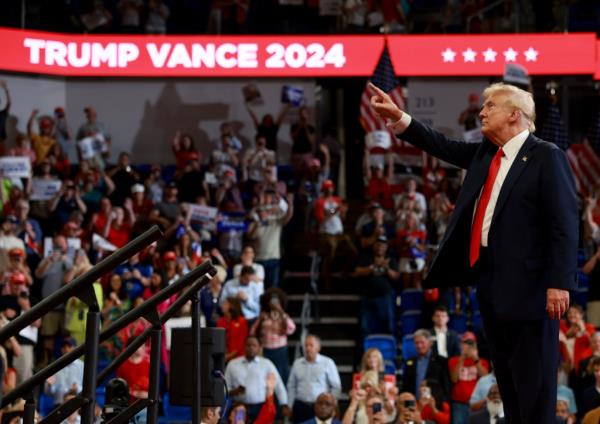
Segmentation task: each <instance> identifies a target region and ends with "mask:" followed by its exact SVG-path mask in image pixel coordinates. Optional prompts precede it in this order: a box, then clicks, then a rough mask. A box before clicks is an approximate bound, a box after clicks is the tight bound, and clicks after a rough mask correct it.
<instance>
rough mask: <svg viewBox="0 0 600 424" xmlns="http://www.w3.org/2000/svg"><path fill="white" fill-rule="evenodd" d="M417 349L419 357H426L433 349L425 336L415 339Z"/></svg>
mask: <svg viewBox="0 0 600 424" xmlns="http://www.w3.org/2000/svg"><path fill="white" fill-rule="evenodd" d="M413 342H414V344H415V349H416V351H417V354H418V355H419V356H423V355H426V354H427V352H429V349H430V348H431V342H430V341H429V340H428V339H427V338H426V337H424V336H417V337H415V338H414V339H413Z"/></svg>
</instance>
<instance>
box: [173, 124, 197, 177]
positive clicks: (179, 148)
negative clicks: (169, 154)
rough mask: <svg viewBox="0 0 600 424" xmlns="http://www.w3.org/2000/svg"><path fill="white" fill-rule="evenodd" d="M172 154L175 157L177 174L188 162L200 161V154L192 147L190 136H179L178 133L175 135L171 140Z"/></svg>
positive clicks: (179, 133)
mask: <svg viewBox="0 0 600 424" xmlns="http://www.w3.org/2000/svg"><path fill="white" fill-rule="evenodd" d="M173 154H174V155H175V162H176V165H177V171H178V172H181V171H182V170H183V168H185V165H186V164H187V163H188V162H189V161H190V160H198V161H200V160H201V155H200V153H199V152H198V150H196V148H195V147H194V139H193V138H192V136H191V135H189V134H181V132H179V131H177V132H176V133H175V137H174V138H173Z"/></svg>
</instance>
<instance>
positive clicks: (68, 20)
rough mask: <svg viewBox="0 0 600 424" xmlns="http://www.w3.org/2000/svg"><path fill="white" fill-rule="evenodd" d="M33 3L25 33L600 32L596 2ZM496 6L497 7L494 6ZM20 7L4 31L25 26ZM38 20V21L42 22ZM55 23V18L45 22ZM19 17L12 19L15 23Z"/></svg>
mask: <svg viewBox="0 0 600 424" xmlns="http://www.w3.org/2000/svg"><path fill="white" fill-rule="evenodd" d="M39 3H40V4H39V5H36V2H35V1H31V2H29V3H27V10H26V11H25V16H26V21H25V25H26V28H31V29H46V30H51V31H58V32H87V33H125V34H205V33H221V34H239V33H249V34H253V33H254V34H277V33H296V34H297V33H305V34H310V33H324V34H328V33H341V32H346V33H380V32H385V33H413V34H422V33H465V32H469V33H486V32H513V31H516V30H519V28H520V31H523V32H532V31H540V32H541V31H546V32H548V31H566V30H571V31H592V32H594V31H598V28H597V24H596V23H595V22H594V21H593V20H590V15H595V14H596V13H597V10H596V9H594V2H593V1H589V0H577V1H570V2H568V3H564V2H563V3H556V5H553V3H548V2H536V1H521V2H518V3H515V2H514V1H512V0H506V1H504V2H502V3H497V2H491V1H486V0H436V1H432V0H428V1H417V0H411V1H404V0H345V1H339V2H337V1H335V2H331V1H325V0H320V1H319V0H261V1H250V0H240V1H230V0H214V1H212V2H211V1H201V2H183V1H176V0H146V1H144V0H118V1H116V0H110V1H109V0H95V1H86V2H82V1H69V2H67V1H55V2H50V3H47V2H39ZM490 6H491V7H490ZM20 7H21V6H20V5H19V4H15V6H14V10H11V9H10V8H9V9H7V11H6V14H5V17H4V18H3V19H4V22H3V25H8V26H15V27H20V26H21V16H22V15H21V12H22V11H21V10H20ZM37 14H39V16H36V15H37ZM40 17H52V19H43V18H42V19H40ZM11 18H12V19H11Z"/></svg>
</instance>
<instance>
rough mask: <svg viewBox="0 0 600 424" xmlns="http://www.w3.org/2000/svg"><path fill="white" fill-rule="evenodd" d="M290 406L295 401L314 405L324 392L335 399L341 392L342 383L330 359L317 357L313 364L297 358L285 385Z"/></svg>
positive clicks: (321, 356)
mask: <svg viewBox="0 0 600 424" xmlns="http://www.w3.org/2000/svg"><path fill="white" fill-rule="evenodd" d="M287 389H288V397H289V400H290V405H293V404H294V401H295V400H296V399H297V400H299V401H302V402H306V403H314V402H315V401H316V400H317V397H318V396H319V395H320V394H321V393H324V392H330V393H331V394H332V395H333V396H334V397H335V398H336V399H338V398H339V397H340V394H341V392H342V383H341V381H340V374H339V373H338V370H337V367H336V366H335V363H334V362H333V360H331V358H328V357H327V356H323V355H317V357H316V358H315V360H314V361H313V362H309V361H308V360H307V359H306V358H298V359H296V360H295V361H294V365H292V370H291V371H290V377H289V378H288V383H287Z"/></svg>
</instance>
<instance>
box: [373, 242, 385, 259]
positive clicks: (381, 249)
mask: <svg viewBox="0 0 600 424" xmlns="http://www.w3.org/2000/svg"><path fill="white" fill-rule="evenodd" d="M387 247H388V246H387V243H385V242H383V241H376V242H375V244H374V245H373V249H374V251H375V254H376V255H377V256H383V255H385V252H386V251H387Z"/></svg>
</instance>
